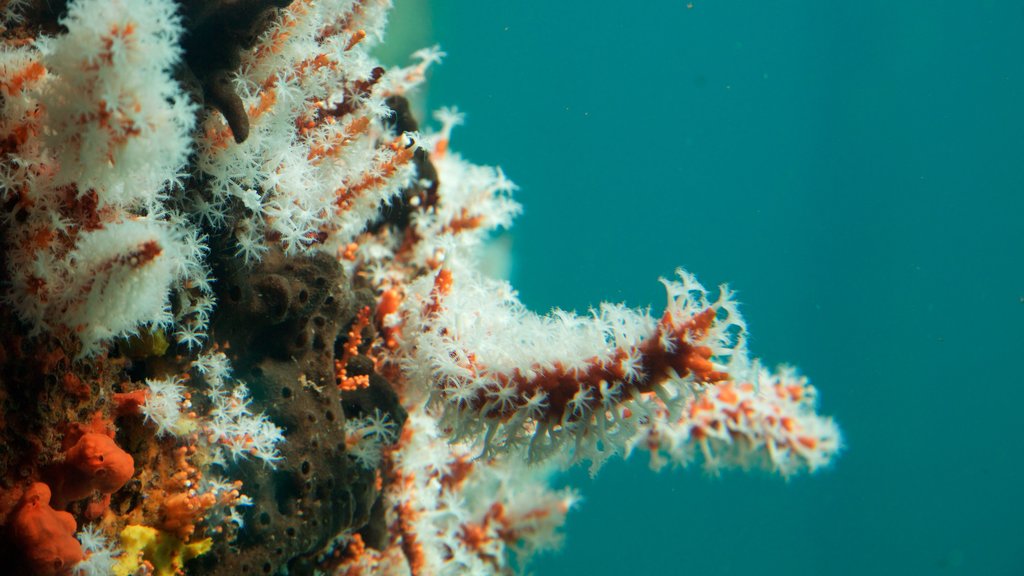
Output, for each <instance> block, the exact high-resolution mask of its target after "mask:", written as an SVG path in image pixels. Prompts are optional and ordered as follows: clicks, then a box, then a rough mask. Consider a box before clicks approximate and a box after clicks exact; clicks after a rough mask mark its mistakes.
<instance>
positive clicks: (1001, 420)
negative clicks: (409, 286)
mask: <svg viewBox="0 0 1024 576" xmlns="http://www.w3.org/2000/svg"><path fill="white" fill-rule="evenodd" d="M423 9H424V8H423V5H422V3H421V2H419V1H418V0H407V1H405V2H400V3H399V7H398V10H397V11H396V12H395V13H394V14H393V16H392V20H393V22H394V24H395V27H396V28H399V29H402V28H405V29H408V28H419V29H420V30H421V33H420V36H419V37H415V36H413V37H412V39H414V40H416V41H422V43H423V44H432V43H434V42H438V43H440V44H441V46H442V48H443V49H445V50H446V51H447V52H448V54H449V56H448V58H447V59H446V60H445V62H444V64H443V65H441V66H440V67H438V68H436V69H435V70H434V71H433V72H432V74H431V77H430V79H429V88H428V90H427V92H426V93H425V100H426V106H427V107H428V108H429V109H433V108H436V107H439V106H442V105H457V106H459V108H460V109H461V110H463V111H464V112H466V113H467V124H466V126H464V127H462V128H460V129H458V130H457V132H456V133H455V136H454V139H453V143H452V146H453V148H455V149H457V150H459V151H460V152H462V153H463V154H464V155H465V156H466V157H468V158H469V159H471V160H473V161H475V162H478V163H484V164H497V165H501V166H502V167H503V168H504V169H505V171H506V173H507V174H508V175H509V176H510V177H511V178H512V179H513V180H514V181H515V182H517V183H518V184H519V186H520V190H519V192H518V193H517V198H518V199H519V201H520V202H522V203H523V204H524V206H525V212H524V214H523V215H522V216H521V217H520V218H519V219H518V221H517V224H516V226H515V228H514V232H513V236H512V238H513V247H514V258H515V260H514V262H515V265H514V268H513V272H512V280H513V283H514V284H515V286H516V287H517V288H518V289H519V291H520V294H521V296H522V298H523V300H524V301H525V302H526V303H527V304H528V305H530V306H531V307H533V308H534V309H536V310H538V311H545V310H547V309H549V308H551V307H553V306H561V307H564V308H575V309H578V310H585V309H586V308H587V307H589V306H593V305H595V304H597V303H599V302H600V301H601V300H606V299H607V300H613V301H625V302H627V303H629V304H631V305H636V306H646V305H649V304H650V305H653V306H654V308H655V310H658V309H660V307H661V305H662V302H663V299H664V293H663V291H662V289H661V287H660V285H659V284H658V283H657V281H656V280H657V278H658V277H659V276H668V275H671V274H672V271H673V269H674V268H675V267H676V266H680V265H682V266H685V267H686V268H687V269H689V270H690V271H692V272H694V273H695V274H697V275H698V277H699V278H700V279H701V280H702V281H703V282H704V283H705V284H707V285H715V284H718V283H721V282H729V283H730V285H731V286H733V287H734V288H735V289H737V290H738V291H739V297H740V300H741V301H742V302H743V304H744V308H743V310H744V312H745V315H746V317H747V319H748V321H749V323H750V326H751V331H752V334H753V339H752V341H751V348H752V350H753V352H754V353H755V354H757V355H758V356H761V357H762V358H764V359H766V360H767V361H768V362H770V363H777V362H792V363H795V364H798V365H799V366H800V367H801V369H802V370H803V371H804V372H805V373H806V374H808V375H810V376H811V378H812V379H813V381H814V382H815V383H816V385H817V386H818V388H819V390H820V391H821V397H822V406H821V409H822V411H823V412H824V413H827V414H833V415H835V417H836V418H837V420H838V421H839V422H840V424H841V425H842V427H843V430H844V432H845V436H846V443H847V449H846V451H845V452H844V453H843V455H842V456H841V457H840V458H839V460H838V462H837V463H836V465H835V466H834V467H833V468H831V469H829V470H826V471H824V472H821V473H818V474H816V475H814V476H809V477H808V476H803V477H799V478H796V479H794V480H791V481H789V482H785V481H783V480H781V479H778V478H774V477H770V476H765V475H753V476H750V475H744V474H742V473H726V474H725V475H724V476H722V477H720V478H709V477H707V476H706V475H705V474H703V473H702V472H701V471H700V470H699V469H692V470H689V469H688V470H682V471H680V470H676V471H674V472H668V473H662V474H654V473H652V472H650V471H648V470H647V467H646V461H645V458H644V455H637V456H635V457H634V458H633V459H632V460H630V461H628V462H615V463H612V464H610V465H608V466H606V467H605V469H603V470H602V472H601V474H600V475H599V476H598V477H597V479H596V480H595V481H591V480H589V479H588V478H587V475H586V473H585V471H584V470H577V471H573V472H572V473H570V474H569V480H570V481H571V482H573V483H575V484H577V485H580V486H582V488H583V492H584V496H585V501H584V502H583V505H582V507H581V508H580V509H579V510H577V511H576V512H574V513H573V514H572V515H571V516H570V518H569V521H568V525H567V527H566V528H567V530H566V531H567V534H568V538H567V541H566V545H565V546H564V548H563V550H562V551H561V552H560V553H558V554H549V555H546V556H543V557H541V558H539V559H538V560H537V561H536V562H535V563H534V564H533V571H534V573H535V574H538V575H556V574H589V575H604V574H624V573H627V574H709V575H716V574H765V575H774V574H788V575H815V574H843V575H845V574H858V575H860V574H950V575H954V574H971V575H1002V574H1014V575H1020V574H1024V494H1022V491H1024V464H1022V462H1024V440H1022V434H1024V371H1022V368H1021V366H1022V362H1021V360H1022V359H1024V336H1022V331H1021V326H1022V318H1024V266H1022V263H1024V258H1022V256H1024V227H1022V223H1021V218H1022V214H1024V3H1022V2H1020V1H986V0H961V1H958V2H952V1H944V0H931V1H918V0H899V1H892V0H889V1H882V0H862V1H858V2H832V1H821V0H806V1H799V2H798V1H769V0H747V1H712V0H694V2H693V6H692V8H688V7H687V4H686V2H683V1H668V0H644V1H642V2H634V3H623V2H603V1H586V0H571V1H570V0H558V1H550V0H549V1H540V0H519V1H515V2H513V1H502V2H498V1H486V2H483V1H481V2H470V1H461V2H457V1H444V2H435V3H434V4H432V5H430V8H429V11H430V19H431V21H432V28H430V29H425V28H422V22H423V17H424V16H423V14H422V10H423ZM423 30H426V31H425V32H424V31H423Z"/></svg>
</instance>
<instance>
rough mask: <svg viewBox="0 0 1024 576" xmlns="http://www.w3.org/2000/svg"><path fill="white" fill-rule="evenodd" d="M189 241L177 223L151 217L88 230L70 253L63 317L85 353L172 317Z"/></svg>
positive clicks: (165, 322) (63, 321)
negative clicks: (173, 290)
mask: <svg viewBox="0 0 1024 576" xmlns="http://www.w3.org/2000/svg"><path fill="white" fill-rule="evenodd" d="M182 255H183V245H182V242H181V240H180V238H178V237H177V235H176V234H175V231H174V229H173V228H172V226H171V225H170V224H169V223H168V222H166V221H162V220H150V219H145V218H139V219H133V220H126V221H123V222H117V223H113V224H108V225H106V226H105V227H103V228H102V229H100V230H95V231H92V232H86V233H83V234H82V235H81V237H80V238H79V242H78V245H77V246H76V248H75V250H74V252H72V253H71V254H70V256H69V258H68V267H69V269H70V270H71V271H72V273H71V274H69V280H68V282H69V284H68V286H67V289H66V290H64V291H62V296H63V298H64V300H63V302H62V306H61V311H60V320H61V323H62V324H63V325H64V326H66V327H68V328H70V329H71V330H73V331H74V332H76V333H77V334H78V337H79V339H80V340H81V342H82V352H81V354H82V355H90V354H93V353H95V352H96V351H97V350H98V348H99V345H100V343H101V342H103V341H105V340H108V339H110V338H114V337H116V336H123V335H129V334H132V333H134V332H135V331H136V330H137V329H138V328H139V327H140V326H143V325H150V326H157V325H166V324H169V323H170V322H171V321H172V317H171V315H170V308H169V299H168V294H169V292H170V290H171V288H172V287H173V285H174V284H175V282H176V281H177V280H178V279H179V277H180V276H181V275H182V274H183V272H184V259H183V257H182Z"/></svg>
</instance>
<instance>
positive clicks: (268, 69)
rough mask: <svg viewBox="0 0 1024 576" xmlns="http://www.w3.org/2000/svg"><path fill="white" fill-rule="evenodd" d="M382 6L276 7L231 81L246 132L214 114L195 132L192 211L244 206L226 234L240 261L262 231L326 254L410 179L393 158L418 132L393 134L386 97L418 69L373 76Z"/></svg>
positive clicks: (407, 168) (260, 246)
mask: <svg viewBox="0 0 1024 576" xmlns="http://www.w3.org/2000/svg"><path fill="white" fill-rule="evenodd" d="M386 4H387V3H366V2H355V1H352V0H328V1H323V2H313V3H302V4H301V5H293V6H291V7H289V8H288V9H285V10H284V11H283V12H282V17H281V18H280V19H279V20H278V21H277V22H275V23H273V24H272V25H271V27H270V29H269V30H268V31H267V32H266V34H265V35H264V36H263V38H262V39H261V41H260V43H258V44H257V46H256V47H255V49H254V50H253V51H251V52H249V53H247V54H246V56H245V58H244V60H243V64H242V68H241V71H240V73H239V75H238V77H237V80H236V88H237V89H238V90H239V92H240V94H241V96H242V100H243V102H244V103H245V106H246V109H247V110H248V111H249V125H250V129H249V135H248V138H247V139H246V140H245V142H243V143H241V144H236V143H235V142H233V141H231V140H230V138H228V135H227V132H226V129H225V124H224V121H223V120H222V119H221V118H220V117H219V116H218V115H213V116H211V117H210V118H209V119H208V120H207V122H206V124H205V126H204V130H202V131H201V134H200V135H199V136H198V142H197V144H198V148H199V156H198V167H199V169H200V171H201V172H202V173H203V175H204V178H205V179H206V190H205V193H204V196H203V197H201V198H198V199H196V201H195V211H196V212H197V213H198V214H199V215H200V216H201V217H202V218H204V219H205V220H207V221H209V222H210V223H212V224H214V225H218V224H221V223H223V222H224V220H225V215H226V214H227V212H228V211H229V210H230V209H231V206H233V205H234V206H238V207H241V208H242V210H241V212H242V217H241V219H240V220H237V221H236V222H235V223H234V224H233V229H232V233H233V236H234V239H235V241H236V246H237V252H238V254H239V256H241V257H242V258H244V259H245V260H246V261H254V260H257V259H259V258H260V255H261V254H262V253H263V252H264V251H265V250H266V249H267V243H268V242H270V241H271V240H268V237H270V236H272V237H273V238H275V239H276V241H277V242H279V243H280V244H281V245H282V246H283V247H284V249H285V251H286V252H287V253H296V252H301V251H306V250H311V249H315V248H323V249H326V250H329V251H331V252H332V253H333V252H334V251H335V250H336V249H337V247H338V246H344V245H345V244H347V243H348V242H349V241H351V239H352V238H353V237H355V235H356V234H358V233H360V232H362V230H363V229H364V228H365V227H366V225H367V223H368V222H370V221H372V220H374V219H375V218H376V217H377V214H378V212H379V209H380V205H381V203H382V202H390V201H391V200H392V198H393V197H394V196H395V195H396V194H398V192H399V191H401V190H402V189H403V188H404V187H406V186H407V185H408V184H409V183H410V182H411V181H412V179H413V177H414V174H415V169H414V167H413V166H412V165H411V163H409V162H408V161H407V160H403V159H402V158H404V156H403V154H405V151H406V150H407V149H411V148H412V147H414V146H415V145H416V143H415V138H416V136H415V135H405V136H404V137H402V135H398V134H392V133H390V128H388V127H387V126H386V123H385V120H386V119H387V118H388V117H390V116H391V113H392V112H391V109H390V108H389V107H388V106H387V105H386V104H385V98H386V96H387V95H388V94H393V93H395V92H399V91H401V90H406V89H409V88H411V87H412V85H414V84H415V83H416V82H418V81H420V80H421V79H422V71H420V75H419V77H413V76H411V75H410V74H409V73H407V72H406V71H404V70H402V69H399V70H395V71H389V72H388V73H386V74H384V78H385V79H390V80H387V81H385V80H380V81H379V82H378V81H377V79H379V72H377V71H375V67H376V62H375V61H374V60H373V59H371V58H370V57H369V56H368V55H367V52H366V51H367V48H368V46H370V45H372V43H373V41H374V40H375V39H376V38H377V37H379V36H380V34H381V29H382V27H383V25H384V23H385V21H386V19H385V15H386V7H387V6H386ZM362 33H365V37H363V36H361V34H362ZM357 35H359V36H357ZM405 77H408V78H407V79H406V80H404V81H402V80H399V79H400V78H405Z"/></svg>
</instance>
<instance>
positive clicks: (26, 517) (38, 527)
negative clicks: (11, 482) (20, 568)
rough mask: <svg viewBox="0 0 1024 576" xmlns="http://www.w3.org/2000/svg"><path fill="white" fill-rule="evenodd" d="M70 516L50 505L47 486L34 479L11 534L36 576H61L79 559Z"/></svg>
mask: <svg viewBox="0 0 1024 576" xmlns="http://www.w3.org/2000/svg"><path fill="white" fill-rule="evenodd" d="M76 527H77V525H76V524H75V519H74V517H72V516H71V514H69V513H67V512H60V511H57V510H54V509H53V508H51V507H50V488H49V486H47V485H46V484H43V483H42V482H36V483H35V484H33V485H32V486H30V487H29V489H28V490H26V491H25V494H24V495H23V496H22V498H21V504H20V506H19V508H18V510H17V511H16V512H15V513H14V519H13V520H12V522H11V534H12V536H13V537H14V540H15V542H17V543H18V546H19V548H21V550H22V551H23V552H24V554H25V559H26V562H27V563H28V564H29V565H30V566H31V567H32V569H33V571H34V572H35V573H36V574H37V575H38V576H65V575H67V574H70V573H71V567H72V566H74V565H75V564H76V563H77V562H78V561H79V560H81V559H82V546H81V544H79V543H78V540H76V539H75V536H74V534H75V528H76Z"/></svg>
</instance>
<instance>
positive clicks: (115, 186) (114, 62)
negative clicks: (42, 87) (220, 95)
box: [39, 0, 195, 205]
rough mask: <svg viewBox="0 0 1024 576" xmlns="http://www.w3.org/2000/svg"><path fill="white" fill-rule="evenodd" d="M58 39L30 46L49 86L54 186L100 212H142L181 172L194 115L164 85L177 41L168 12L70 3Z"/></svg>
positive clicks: (141, 4)
mask: <svg viewBox="0 0 1024 576" xmlns="http://www.w3.org/2000/svg"><path fill="white" fill-rule="evenodd" d="M63 23H64V25H65V26H66V27H67V29H68V33H67V34H63V35H61V36H57V37H55V38H52V39H48V40H44V41H41V42H40V43H39V46H40V48H41V49H42V51H43V55H44V61H45V63H46V67H47V69H48V71H49V73H50V74H51V75H52V80H51V82H50V84H49V86H48V87H47V89H46V91H45V93H44V95H43V98H42V99H43V102H44V104H45V106H46V111H47V117H46V120H45V135H46V140H47V143H48V145H49V146H50V147H51V148H52V149H53V150H54V151H55V153H56V157H57V159H58V161H59V164H60V169H59V172H58V174H57V184H65V183H74V184H76V185H77V186H78V188H79V191H80V192H82V193H84V192H85V191H87V190H89V189H94V190H96V192H97V195H98V198H99V201H100V203H101V204H106V203H111V204H116V205H128V204H133V203H136V202H139V201H142V202H144V203H149V202H153V201H155V200H157V199H158V198H159V193H160V192H161V190H162V188H163V187H164V186H165V184H166V183H167V182H168V181H169V180H171V179H173V178H174V177H175V175H176V173H177V172H178V170H179V169H180V167H181V166H183V165H184V163H185V161H186V159H187V156H188V152H189V147H190V139H189V132H190V130H191V129H192V126H193V125H194V121H195V120H194V117H195V106H194V105H193V104H191V103H190V102H189V99H188V96H187V95H186V94H185V93H184V92H183V91H182V90H181V89H180V88H179V87H178V85H177V83H176V82H175V80H174V79H173V78H172V77H171V74H170V70H171V67H172V66H173V65H174V64H175V63H176V62H177V60H178V59H179V56H180V53H181V48H180V47H179V44H178V38H179V37H180V35H181V33H182V27H181V22H180V18H179V16H178V15H177V14H176V7H175V4H174V3H173V2H168V1H161V2H151V1H147V0H104V1H102V2H84V1H83V2H71V3H70V4H69V5H68V14H67V17H66V18H65V19H64V20H63Z"/></svg>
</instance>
